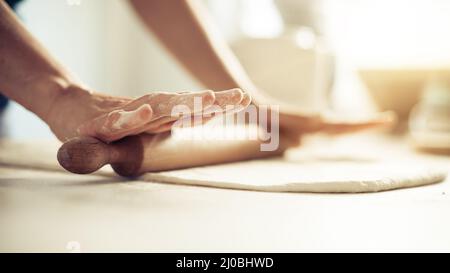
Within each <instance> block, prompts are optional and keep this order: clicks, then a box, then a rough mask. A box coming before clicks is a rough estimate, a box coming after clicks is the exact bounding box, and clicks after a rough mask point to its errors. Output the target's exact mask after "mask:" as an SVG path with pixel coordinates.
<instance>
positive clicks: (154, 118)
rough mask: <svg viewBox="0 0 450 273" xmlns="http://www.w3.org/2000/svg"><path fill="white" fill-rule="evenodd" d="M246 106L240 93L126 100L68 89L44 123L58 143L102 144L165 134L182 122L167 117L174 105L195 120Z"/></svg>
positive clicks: (158, 94)
mask: <svg viewBox="0 0 450 273" xmlns="http://www.w3.org/2000/svg"><path fill="white" fill-rule="evenodd" d="M195 98H201V102H202V105H201V108H198V109H196V108H195V107H194V99H195ZM249 103H250V98H249V96H247V95H245V94H244V93H243V92H242V91H241V90H240V89H231V90H226V91H220V92H213V91H210V90H207V91H199V92H180V93H165V92H155V93H150V94H148V95H144V96H142V97H140V98H137V99H130V98H123V97H115V96H106V95H103V94H99V93H91V92H87V91H86V90H84V89H82V88H78V87H71V88H69V89H68V90H65V91H64V93H63V94H61V95H60V96H59V97H57V98H56V99H55V101H54V102H53V104H52V107H51V110H50V112H49V115H48V118H47V119H46V122H47V124H48V125H49V126H50V128H51V130H52V131H53V133H54V134H55V135H56V137H57V138H58V139H59V140H61V141H66V140H68V139H70V138H73V137H76V136H92V137H95V138H98V139H100V140H102V141H104V142H112V141H115V140H119V139H121V138H124V137H126V136H130V135H137V134H141V133H150V134H157V133H162V132H166V131H169V130H170V129H171V127H172V124H173V123H174V122H176V121H177V120H179V119H180V118H186V116H185V115H184V116H177V117H173V116H171V112H172V109H173V107H175V106H177V105H184V106H187V107H188V108H189V109H190V110H191V111H190V113H188V114H190V115H191V116H195V115H201V114H202V113H203V112H204V111H206V112H207V111H208V108H213V107H212V106H214V105H215V106H217V105H218V106H220V107H221V109H223V111H224V110H225V107H224V106H226V105H233V106H234V107H236V108H237V109H242V108H245V107H247V106H248V104H249ZM215 109H217V107H215ZM184 114H186V113H184ZM217 114H220V113H217Z"/></svg>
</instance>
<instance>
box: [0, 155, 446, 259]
mask: <svg viewBox="0 0 450 273" xmlns="http://www.w3.org/2000/svg"><path fill="white" fill-rule="evenodd" d="M0 152H1V151H0ZM439 161H440V162H441V163H442V162H445V163H450V159H449V158H448V157H439ZM449 166H450V164H449ZM78 247H79V250H81V251H82V252H98V251H145V252H161V251H164V252H166V251H271V252H278V251H281V252H282V251H295V252H303V251H449V250H450V180H449V179H448V178H447V180H446V181H445V182H443V183H439V184H435V185H431V186H426V187H418V188H411V189H403V190H396V191H388V192H381V193H372V194H306V193H264V192H252V191H239V190H224V189H214V188H204V187H192V186H181V185H170V184H161V183H151V182H142V181H124V180H121V179H119V178H108V177H103V176H96V175H88V176H78V175H72V174H68V173H63V172H52V171H42V170H32V169H25V168H13V167H5V166H3V167H0V251H17V252H23V251H32V252H35V251H45V252H47V251H49V252H68V251H69V250H70V249H71V248H72V249H73V248H75V250H77V248H78Z"/></svg>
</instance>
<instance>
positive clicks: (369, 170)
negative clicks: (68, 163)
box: [0, 140, 447, 192]
mask: <svg viewBox="0 0 450 273" xmlns="http://www.w3.org/2000/svg"><path fill="white" fill-rule="evenodd" d="M58 146H59V145H58V144H57V143H49V144H42V143H39V144H36V143H16V142H11V141H6V140H3V141H1V142H0V151H1V153H0V165H7V166H16V167H26V168H35V169H47V170H59V171H63V169H62V168H61V167H60V166H59V165H58V163H57V161H56V150H57V148H58ZM446 171H447V170H445V169H443V168H440V167H436V166H433V165H430V164H428V163H427V162H425V161H420V160H417V159H416V158H414V157H411V156H409V157H407V156H405V155H403V156H392V155H389V156H385V157H381V158H377V157H372V158H370V157H366V158H357V157H349V156H348V155H344V154H342V150H341V151H337V150H333V149H327V150H326V157H323V156H320V153H318V152H314V151H313V152H302V153H298V154H295V153H294V154H291V155H288V156H286V157H285V158H274V159H267V160H254V161H247V162H237V163H231V164H222V165H215V166H206V167H197V168H190V169H184V170H175V171H166V172H159V173H148V174H146V175H144V176H143V177H142V178H141V179H143V180H146V181H154V182H166V183H176V184H188V185H200V186H208V187H220V188H231V189H244V190H258V191H276V192H278V191H283V192H376V191H384V190H391V189H397V188H404V187H414V186H420V185H427V184H432V183H437V182H440V181H442V180H444V179H445V176H446ZM98 174H101V175H107V176H111V175H113V173H112V171H111V169H110V168H109V167H108V168H103V169H102V170H101V171H100V172H99V173H98Z"/></svg>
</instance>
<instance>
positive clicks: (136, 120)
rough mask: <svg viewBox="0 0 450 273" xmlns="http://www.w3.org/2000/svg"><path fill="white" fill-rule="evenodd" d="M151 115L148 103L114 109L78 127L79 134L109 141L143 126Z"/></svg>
mask: <svg viewBox="0 0 450 273" xmlns="http://www.w3.org/2000/svg"><path fill="white" fill-rule="evenodd" d="M152 116H153V111H152V108H151V107H150V106H149V105H148V104H144V105H142V106H141V107H139V108H137V109H136V110H133V111H125V110H116V111H113V112H111V113H109V114H107V115H103V116H101V117H99V118H96V119H94V120H92V121H89V122H87V123H85V124H83V125H81V126H80V127H79V128H78V132H79V134H80V135H88V136H93V137H96V138H99V139H101V140H103V141H106V142H110V141H114V140H117V139H120V138H122V137H124V136H127V135H130V134H134V131H136V130H137V129H139V128H140V127H142V126H145V124H147V123H148V122H149V121H150V120H151V119H152Z"/></svg>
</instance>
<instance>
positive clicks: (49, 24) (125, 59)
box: [2, 0, 450, 147]
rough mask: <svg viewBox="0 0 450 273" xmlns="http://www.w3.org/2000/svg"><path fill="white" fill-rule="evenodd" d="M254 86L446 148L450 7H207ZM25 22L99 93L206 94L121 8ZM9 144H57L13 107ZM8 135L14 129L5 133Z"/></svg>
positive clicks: (65, 0)
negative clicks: (388, 114)
mask: <svg viewBox="0 0 450 273" xmlns="http://www.w3.org/2000/svg"><path fill="white" fill-rule="evenodd" d="M201 1H202V2H204V4H205V5H206V6H207V8H208V10H209V11H210V13H211V17H212V18H213V19H214V22H215V23H216V24H217V25H218V27H219V29H220V30H221V31H222V33H223V35H224V37H225V38H226V39H227V41H228V43H229V44H230V45H231V47H232V49H233V50H234V51H235V53H236V54H237V56H238V57H239V59H240V60H241V62H242V64H243V66H244V68H245V69H246V70H247V72H248V73H249V75H250V76H251V78H252V80H253V81H254V82H255V83H256V84H257V85H258V86H259V87H260V88H262V89H264V90H265V91H267V92H268V93H270V94H272V95H273V96H275V97H277V98H279V99H280V100H282V101H285V102H288V103H290V104H293V105H294V106H296V107H298V108H301V109H305V110H310V111H322V110H325V109H333V110H336V111H339V112H342V113H352V114H351V115H355V113H356V114H363V113H364V114H366V113H372V112H374V111H376V110H394V111H395V112H397V114H398V116H399V120H400V123H399V125H398V126H397V128H396V131H397V132H405V131H407V130H408V128H409V130H410V132H411V135H412V136H413V138H414V139H415V141H416V143H418V145H425V146H427V145H429V144H430V143H432V144H433V145H435V144H436V143H438V146H443V147H446V145H447V146H450V137H449V131H450V128H449V127H450V121H449V119H450V112H449V111H450V93H449V92H450V91H449V90H450V72H449V71H450V35H449V34H450V33H449V32H450V30H449V28H448V27H449V26H450V1H447V0H377V1H374V0H340V1H333V0H227V1H223V0H201ZM18 14H19V16H20V17H21V19H22V20H23V22H24V23H25V24H26V26H27V27H28V29H29V30H30V31H31V32H32V33H33V34H34V35H35V36H36V37H37V38H38V39H39V40H40V41H41V42H42V43H43V44H44V45H45V46H46V47H47V48H48V49H49V50H50V52H52V53H53V54H54V55H55V56H56V57H57V58H58V59H59V60H60V62H61V63H63V64H64V65H66V66H67V67H68V68H69V69H70V70H71V71H72V72H74V73H75V74H76V75H78V76H79V78H80V79H82V80H83V81H84V82H85V83H87V84H88V85H89V86H91V87H92V88H94V89H95V90H98V91H101V92H105V93H110V94H117V95H127V96H133V97H134V96H140V95H142V94H144V93H147V92H151V91H180V90H198V89H202V86H200V85H199V84H198V83H197V82H196V81H195V80H194V79H192V78H191V77H190V76H189V75H188V74H187V73H186V72H185V71H184V70H183V68H181V67H180V66H178V65H177V63H176V61H174V60H173V59H172V57H171V56H169V55H168V54H167V53H166V52H165V51H164V49H163V48H162V47H161V46H160V45H159V43H158V42H157V40H155V38H154V37H153V36H152V35H151V34H150V33H148V32H147V31H146V30H145V29H144V27H143V25H141V23H140V21H139V20H138V18H137V17H136V16H135V15H134V13H133V11H132V10H131V8H130V7H129V5H128V3H127V1H125V0H27V1H25V2H24V3H23V4H21V6H19V9H18ZM2 119H3V124H4V127H3V128H4V129H3V130H2V134H3V135H7V136H11V137H15V138H22V139H23V138H31V139H41V138H42V139H46V138H53V136H52V134H51V133H50V131H49V130H48V128H47V127H46V126H45V124H43V123H42V122H40V121H39V120H38V119H37V118H35V117H34V116H33V115H32V114H31V113H28V112H27V111H25V110H24V109H22V108H21V107H20V106H18V105H16V104H14V103H11V104H10V105H9V107H8V109H7V110H6V111H5V113H4V114H3V117H2ZM5 128H6V130H5Z"/></svg>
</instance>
